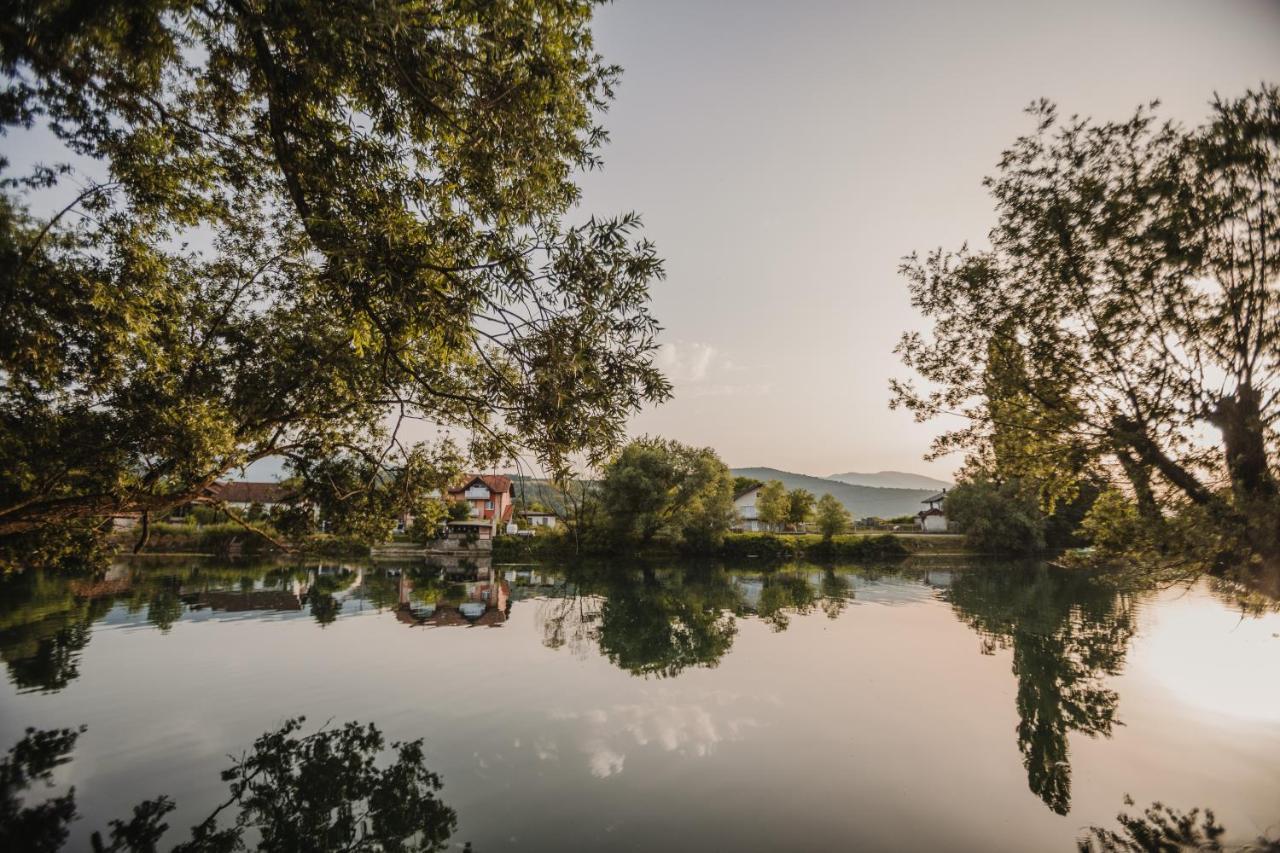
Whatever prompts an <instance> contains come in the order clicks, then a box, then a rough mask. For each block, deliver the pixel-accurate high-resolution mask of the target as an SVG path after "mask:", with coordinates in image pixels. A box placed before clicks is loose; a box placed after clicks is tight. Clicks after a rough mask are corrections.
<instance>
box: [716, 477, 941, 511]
mask: <svg viewBox="0 0 1280 853" xmlns="http://www.w3.org/2000/svg"><path fill="white" fill-rule="evenodd" d="M732 470H733V475H734V476H735V477H752V478H754V479H756V480H763V481H765V482H768V481H769V480H781V481H782V484H783V485H784V486H786V487H787V488H788V489H808V490H809V491H811V492H813V494H814V495H815V496H816V497H822V496H823V495H834V496H835V498H836V500H838V501H840V503H842V504H844V508H845V509H847V510H849V513H850V514H851V515H852V516H853V517H854V518H866V517H868V516H878V517H880V518H895V517H897V516H900V515H915V514H916V513H917V512H919V511H920V510H921V509H923V506H922V505H921V504H922V502H923V501H924V499H925V498H927V497H929V496H930V495H933V494H936V493H937V492H938V490H939V489H940V488H942V486H941V485H939V486H936V487H935V486H929V487H927V488H915V489H899V488H885V487H880V486H858V485H853V484H851V483H843V482H840V481H839V480H835V479H826V478H823V477H810V476H808V475H807V474H795V473H792V472H790V471H779V470H778V469H777V468H734V469H732ZM921 479H923V480H930V478H928V477H922V478H921ZM930 481H931V482H934V483H942V481H941V480H930Z"/></svg>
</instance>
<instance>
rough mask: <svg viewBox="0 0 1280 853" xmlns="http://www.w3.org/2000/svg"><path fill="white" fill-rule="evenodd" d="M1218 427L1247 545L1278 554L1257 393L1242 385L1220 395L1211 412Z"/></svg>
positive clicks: (1274, 491)
mask: <svg viewBox="0 0 1280 853" xmlns="http://www.w3.org/2000/svg"><path fill="white" fill-rule="evenodd" d="M1209 420H1210V422H1211V423H1212V424H1213V425H1214V426H1216V427H1217V428H1218V429H1219V430H1221V431H1222V449H1223V455H1224V457H1225V460H1226V464H1227V473H1228V475H1229V476H1230V477H1231V497H1232V499H1233V501H1234V503H1235V506H1236V509H1237V510H1238V511H1239V513H1240V514H1241V515H1242V516H1243V518H1244V521H1245V526H1246V530H1247V531H1248V536H1249V544H1250V546H1251V547H1252V548H1253V549H1254V550H1255V551H1256V552H1258V553H1259V554H1261V555H1263V556H1264V557H1266V558H1269V559H1271V560H1275V559H1276V558H1277V557H1280V487H1277V484H1276V477H1275V474H1274V472H1272V470H1271V462H1270V460H1269V459H1268V458H1267V438H1266V429H1265V427H1264V425H1263V420H1262V409H1261V396H1260V395H1259V393H1258V391H1257V390H1256V389H1255V388H1253V387H1251V386H1249V385H1242V386H1241V387H1240V388H1238V389H1237V390H1236V393H1235V394H1231V395H1228V396H1225V397H1222V398H1221V399H1219V400H1218V402H1217V405H1216V406H1215V407H1214V409H1213V411H1212V412H1211V413H1210V415H1209Z"/></svg>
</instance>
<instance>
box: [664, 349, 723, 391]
mask: <svg viewBox="0 0 1280 853" xmlns="http://www.w3.org/2000/svg"><path fill="white" fill-rule="evenodd" d="M715 360H716V348H715V347H713V346H711V344H703V343H697V342H694V343H683V342H676V343H665V344H663V345H662V346H660V347H659V348H658V352H657V353H656V354H655V355H654V358H653V362H654V364H656V365H657V367H658V369H659V370H661V371H662V372H663V373H665V374H666V376H667V378H668V379H670V380H671V381H672V382H674V383H677V384H680V383H684V382H701V381H703V380H704V379H706V378H707V373H708V372H709V371H710V370H711V366H712V364H713V363H714V362H715Z"/></svg>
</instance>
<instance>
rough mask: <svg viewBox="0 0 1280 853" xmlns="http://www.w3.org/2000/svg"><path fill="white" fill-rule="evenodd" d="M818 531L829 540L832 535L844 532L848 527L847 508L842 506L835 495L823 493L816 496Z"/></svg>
mask: <svg viewBox="0 0 1280 853" xmlns="http://www.w3.org/2000/svg"><path fill="white" fill-rule="evenodd" d="M817 515H818V532H819V533H821V534H822V538H823V539H825V540H826V541H828V542H830V541H831V538H832V537H833V536H836V535H838V534H840V533H843V532H845V530H847V529H848V528H849V524H850V518H849V510H847V509H845V508H844V504H842V503H840V500H839V498H837V497H836V496H835V495H823V496H822V497H820V498H818V513H817Z"/></svg>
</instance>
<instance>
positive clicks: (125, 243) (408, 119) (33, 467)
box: [0, 0, 670, 536]
mask: <svg viewBox="0 0 1280 853" xmlns="http://www.w3.org/2000/svg"><path fill="white" fill-rule="evenodd" d="M594 6H595V3H594V2H591V0H570V2H553V0H532V2H530V3H524V4H516V5H511V4H496V5H495V4H487V5H485V6H484V7H483V9H482V10H481V11H477V10H476V9H474V8H472V7H471V6H468V5H465V4H463V5H458V4H444V5H440V4H426V5H423V4H420V3H414V2H408V0H392V2H387V3H356V4H341V5H338V6H335V5H333V4H330V3H327V2H321V0H298V2H290V3H283V4H281V3H267V2H263V0H225V2H217V3H197V4H190V3H182V2H177V1H176V0H157V2H153V3H149V4H146V5H143V6H139V5H138V4H136V3H130V2H120V1H119V0H108V2H104V3H94V4H88V5H84V6H77V7H75V8H74V9H69V8H66V7H64V5H63V4H60V3H55V2H51V0H24V2H21V3H19V4H18V5H17V6H15V7H14V8H12V9H10V11H9V13H8V14H7V15H6V26H5V27H4V29H3V33H0V75H2V76H3V79H4V84H5V89H4V95H3V97H0V123H2V124H0V127H2V128H3V129H4V131H5V132H13V131H15V130H17V131H18V132H22V130H23V129H26V128H31V127H33V126H35V125H37V124H39V125H42V126H44V127H47V128H48V130H49V131H50V132H51V133H52V134H53V135H54V136H55V137H56V138H57V139H58V140H59V141H60V142H61V143H62V144H63V145H64V146H65V147H66V149H67V153H68V158H70V157H71V156H72V155H74V156H76V157H77V158H78V159H79V161H80V162H89V163H92V164H93V165H92V166H91V167H90V169H89V170H88V171H83V170H82V171H76V169H74V168H72V167H71V166H67V165H58V164H56V163H54V164H52V165H48V166H40V167H37V168H36V169H34V170H33V171H32V172H30V173H26V174H13V173H11V172H10V173H7V174H6V175H5V176H4V184H3V187H4V191H3V193H0V306H2V308H3V310H0V483H2V484H3V485H0V536H14V535H22V534H32V535H34V534H36V533H39V532H41V531H44V530H47V529H49V528H50V527H51V526H53V525H62V524H66V525H79V526H81V527H83V528H89V527H91V526H92V520H93V519H98V518H101V517H103V516H107V515H110V514H113V513H120V512H129V511H135V512H143V513H149V514H163V513H165V512H167V511H168V510H169V509H171V508H173V507H175V506H178V505H181V504H185V503H187V502H190V501H192V500H195V501H197V502H199V501H203V500H205V499H206V498H207V491H206V489H207V487H208V486H209V485H210V484H211V483H213V482H215V481H216V480H217V479H218V478H219V477H221V476H223V475H224V474H225V473H226V472H228V471H231V470H233V469H237V468H239V467H241V466H243V465H246V464H248V463H251V462H253V461H255V460H258V459H263V458H266V457H283V458H284V459H285V460H287V462H288V463H289V465H290V466H292V468H293V470H294V471H296V472H297V473H298V474H299V476H300V477H301V478H302V479H303V480H304V481H305V483H306V485H307V491H308V493H309V494H310V496H311V497H312V498H318V494H319V493H320V492H322V491H324V492H326V493H327V498H326V500H328V501H329V502H331V503H337V502H341V501H343V500H360V495H362V494H363V493H364V492H365V491H373V490H376V489H378V488H379V486H380V483H381V479H380V477H370V478H368V479H364V480H362V481H361V482H360V483H359V486H360V488H359V490H358V491H357V492H356V493H354V494H353V493H351V492H350V491H348V490H346V489H345V488H343V487H342V486H339V487H337V488H335V487H333V486H332V484H331V483H330V482H329V480H328V479H327V477H326V476H325V475H326V474H327V473H328V472H329V468H328V466H330V465H332V464H337V465H353V464H359V465H360V466H362V467H363V468H365V469H368V470H376V471H381V472H382V474H383V475H385V476H392V475H395V474H396V473H397V472H399V471H401V470H402V469H404V468H405V467H407V466H410V465H413V464H414V461H413V459H412V458H411V457H412V456H413V455H414V454H418V455H419V456H432V455H433V454H434V448H433V447H431V446H429V445H426V446H423V447H420V448H417V449H415V448H413V446H412V445H411V443H410V442H409V441H408V439H407V438H406V437H405V436H404V435H403V434H402V432H401V429H400V427H401V425H402V424H404V423H408V422H412V421H415V420H426V421H429V422H431V423H434V424H441V425H445V426H452V427H457V428H460V429H461V430H462V431H464V432H466V433H467V434H468V435H470V437H471V438H470V446H469V448H468V450H469V454H470V455H471V456H472V457H473V459H474V460H475V461H476V462H477V464H481V463H488V462H493V461H497V460H499V459H500V458H503V457H507V456H510V455H512V454H513V453H515V452H516V451H517V450H518V449H520V448H527V449H529V450H530V451H532V453H533V454H534V455H535V456H536V457H538V458H539V459H540V460H541V461H542V462H543V463H545V465H546V467H548V468H549V469H551V470H562V469H563V468H564V467H565V466H566V464H567V462H566V460H567V459H568V458H569V457H570V456H575V457H586V458H588V459H591V460H602V459H604V458H606V457H607V455H608V454H609V453H611V452H612V451H613V450H614V449H616V447H617V445H618V444H619V443H620V441H621V438H622V436H623V434H624V433H623V426H624V423H625V420H626V418H627V416H628V415H629V413H631V412H633V411H635V410H636V409H637V408H638V407H639V406H640V405H641V404H642V403H645V402H651V401H660V400H663V399H665V398H666V397H667V396H668V395H669V391H670V386H669V384H668V383H667V381H666V380H665V379H664V378H663V377H662V376H661V374H660V373H659V372H658V371H657V370H656V369H655V367H654V366H653V364H652V359H651V355H652V352H653V351H654V346H655V345H654V341H653V336H654V333H655V331H656V329H657V325H656V322H655V320H654V318H653V317H652V316H651V315H650V314H649V310H648V284H649V282H651V281H652V280H654V279H655V278H657V277H660V276H661V275H662V266H661V261H660V260H659V258H658V257H657V255H656V253H655V250H654V247H653V245H652V244H651V243H649V242H648V241H647V240H645V239H643V238H641V237H639V236H638V228H639V220H638V218H637V217H636V216H635V215H634V214H626V215H623V216H620V217H618V218H613V219H598V218H591V219H590V220H588V221H587V222H586V223H584V224H581V225H577V226H572V227H570V226H567V225H565V224H564V223H563V221H562V216H563V215H564V214H565V213H566V211H567V210H568V209H569V208H570V207H571V205H572V204H573V203H574V202H575V201H576V200H577V199H578V196H579V191H578V188H577V186H576V185H575V183H574V180H573V179H574V176H575V175H576V174H577V173H578V171H579V170H582V169H587V168H592V167H595V166H597V165H599V162H600V161H599V156H598V154H597V151H598V150H599V147H600V145H601V144H602V143H603V141H604V140H605V138H606V135H605V133H604V131H603V130H602V129H601V128H600V127H599V126H598V125H597V124H595V122H596V120H597V116H598V114H599V113H600V112H601V111H602V110H604V109H605V108H606V106H607V104H608V101H609V100H610V98H611V96H612V92H613V87H614V84H615V82H616V80H617V78H618V75H619V73H620V71H619V69H618V68H616V67H615V66H611V65H608V64H606V63H605V62H604V60H603V59H602V58H601V57H600V56H599V55H598V54H597V53H596V52H595V51H594V49H593V46H592V36H591V30H590V22H591V15H592V12H593V9H594ZM89 81H92V82H91V83H90V82H89ZM52 156H54V157H57V156H58V155H57V153H56V152H55V153H54V154H53V155H52ZM6 165H7V164H6ZM68 187H75V188H76V189H75V192H76V196H75V198H74V200H73V201H72V202H71V203H70V204H68V205H66V206H65V207H60V209H58V210H57V212H54V213H52V215H43V214H40V215H38V214H37V213H34V212H32V211H36V210H43V209H46V208H52V207H53V199H54V198H59V197H63V196H65V194H66V192H67V189H68ZM388 413H390V415H391V418H390V420H389V421H388V420H387V415H388ZM334 460H337V461H336V462H335V461H334ZM343 479H345V478H343ZM402 493H403V492H402ZM408 495H409V499H410V500H414V499H416V494H415V493H413V492H412V491H410V492H409V493H408ZM406 508H407V507H406Z"/></svg>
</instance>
